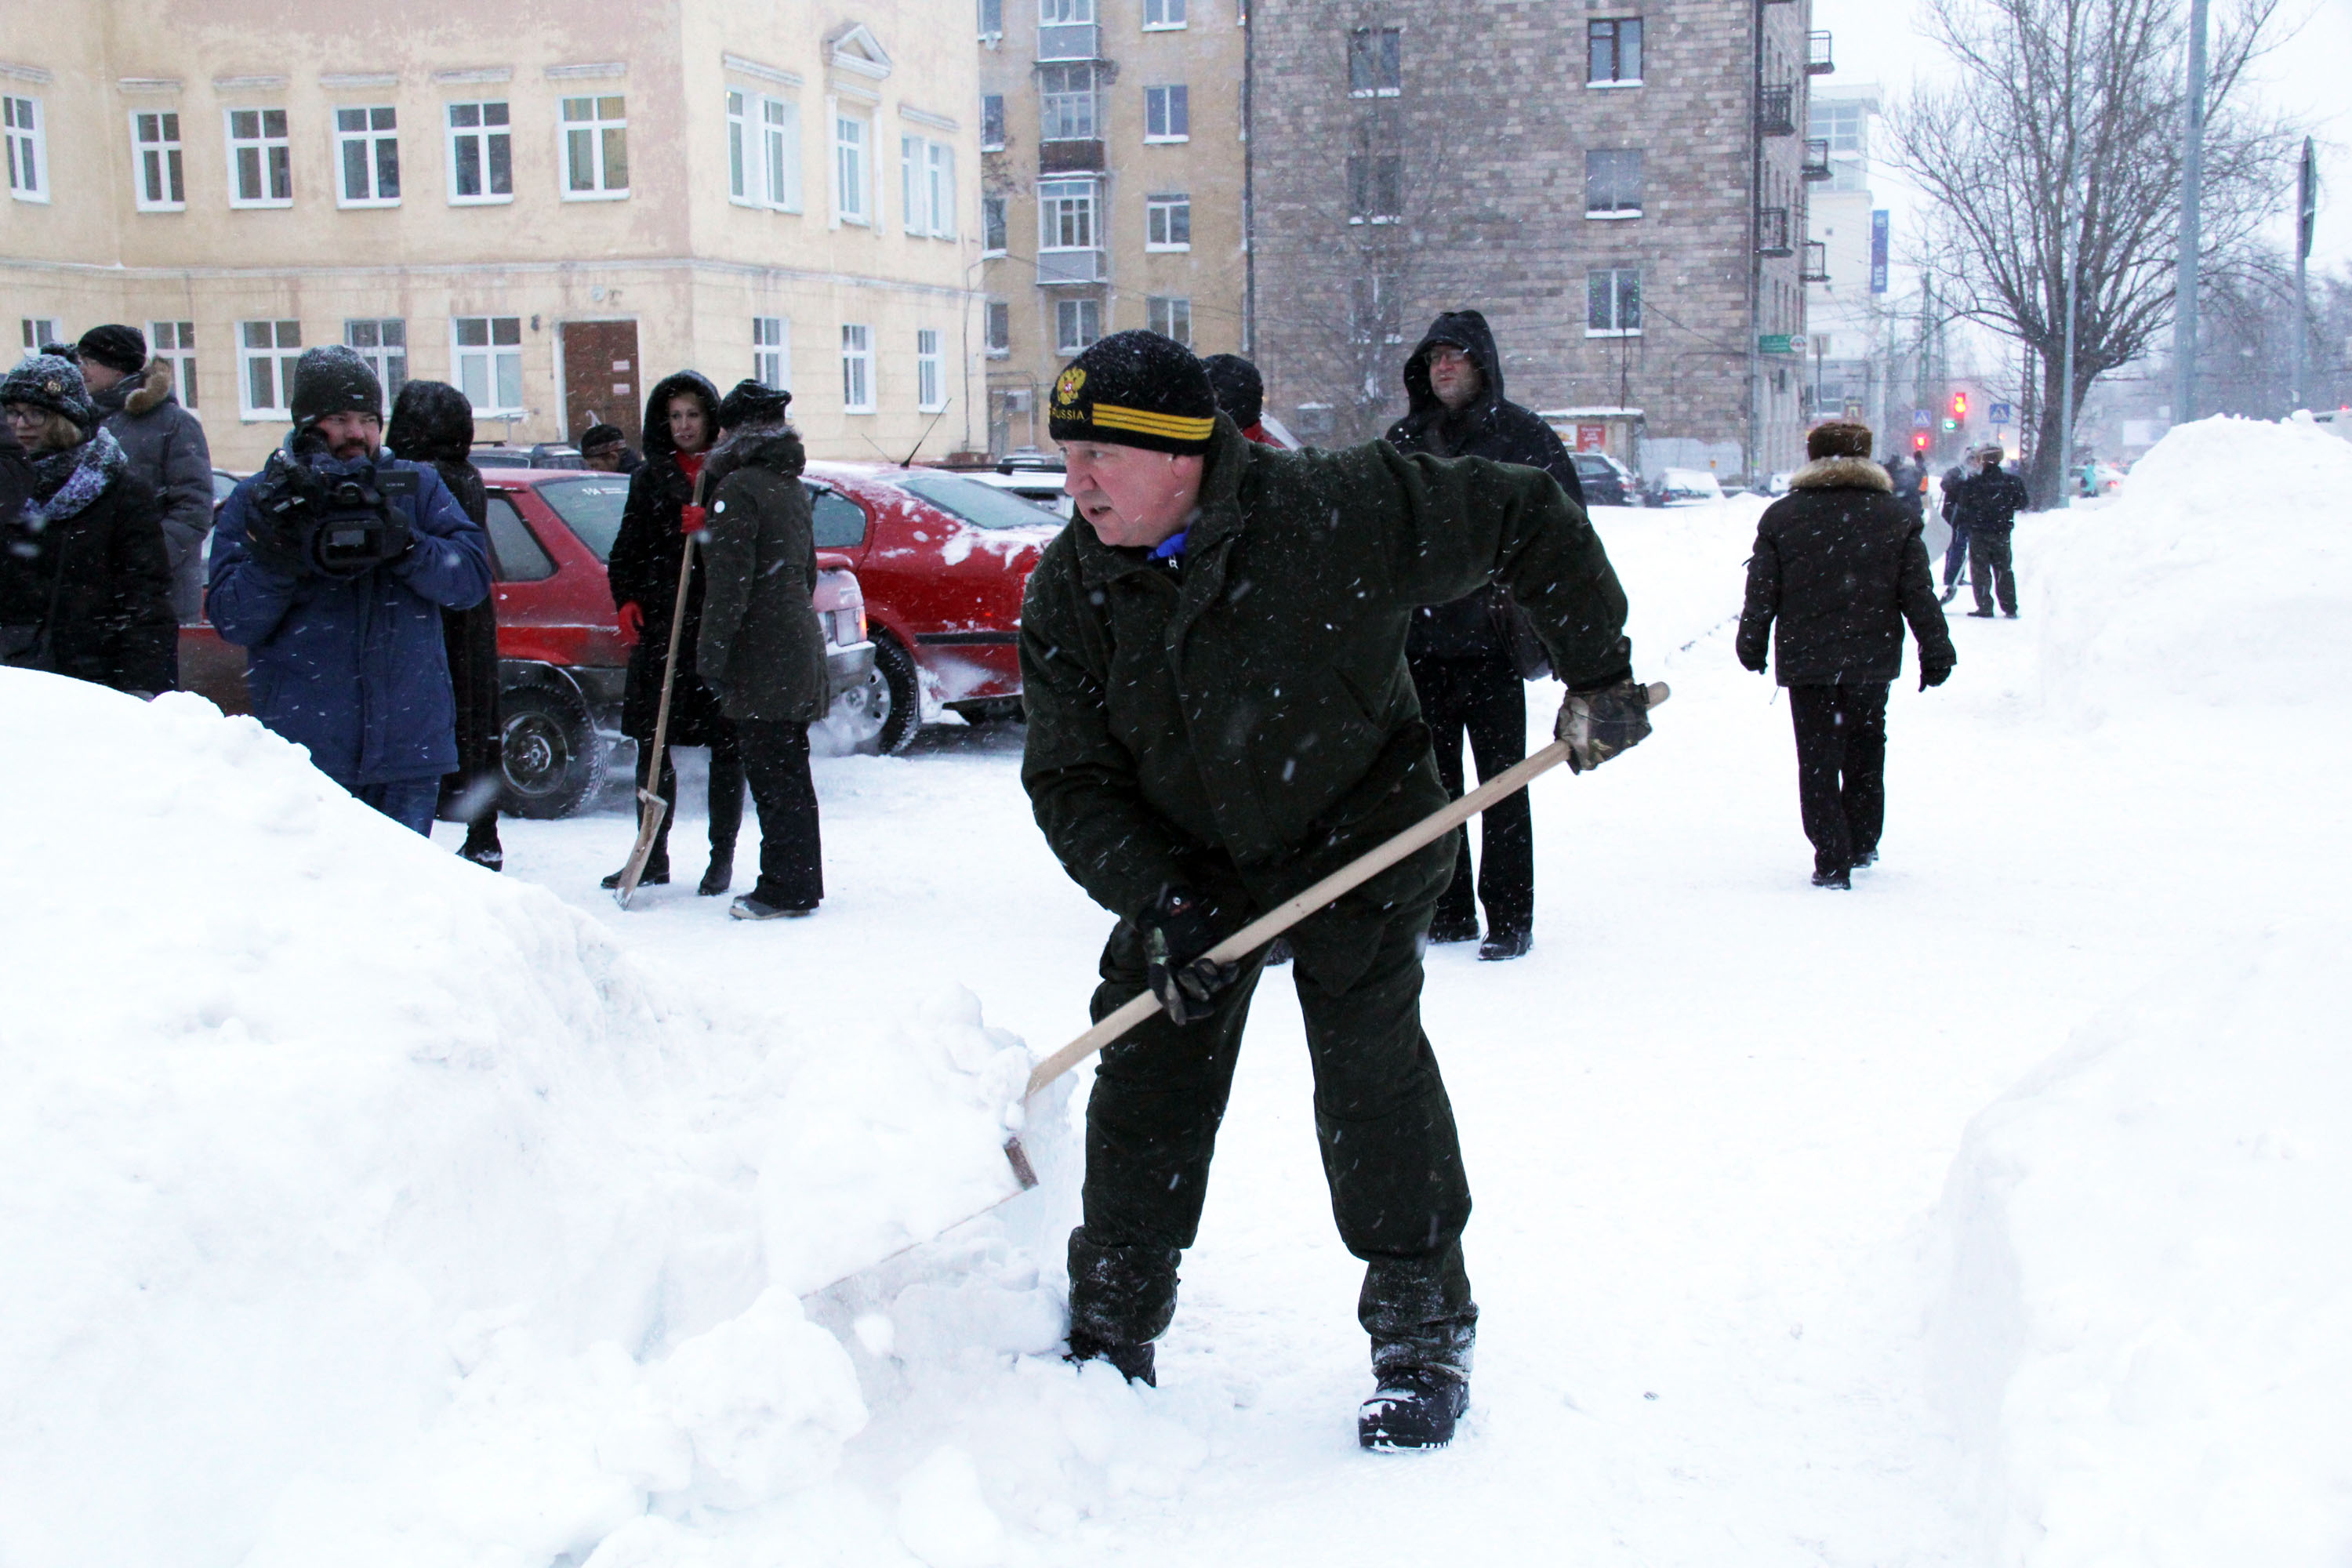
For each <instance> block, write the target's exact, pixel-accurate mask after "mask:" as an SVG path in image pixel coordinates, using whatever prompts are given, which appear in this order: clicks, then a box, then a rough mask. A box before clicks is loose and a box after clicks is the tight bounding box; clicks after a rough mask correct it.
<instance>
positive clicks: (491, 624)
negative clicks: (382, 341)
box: [383, 381, 506, 871]
mask: <svg viewBox="0 0 2352 1568" xmlns="http://www.w3.org/2000/svg"><path fill="white" fill-rule="evenodd" d="M383 438H384V444H385V445H386V446H388V447H391V448H392V449H393V450H394V452H397V453H398V454H399V455H400V456H402V457H404V458H407V459H408V460H409V461H411V462H414V463H430V464H432V465H433V471H434V472H436V473H437V474H439V475H440V476H441V482H442V483H443V484H445V485H447V486H448V487H449V493H450V494H451V495H453V496H455V497H457V508H458V510H461V511H463V512H464V513H465V514H466V515H467V517H469V518H472V519H473V520H474V522H475V523H476V525H477V526H478V527H482V528H484V529H487V528H488V524H489V510H490V500H489V496H488V493H487V492H486V491H485V490H484V489H483V488H482V476H481V474H480V472H479V471H478V470H477V469H476V468H475V467H474V464H473V458H472V453H473V450H474V405H472V404H470V403H468V402H467V401H466V395H465V394H464V393H462V392H460V391H458V390H457V388H456V387H454V386H451V385H450V384H448V383H446V382H443V381H412V382H410V383H409V384H407V385H405V386H404V387H402V388H401V389H400V395H399V397H397V398H396V399H394V402H393V405H392V423H391V424H390V425H389V426H385V428H384V433H383ZM441 643H442V648H443V651H444V652H445V653H446V656H447V658H448V660H449V687H450V693H451V696H452V697H453V698H454V700H456V702H457V768H456V770H455V771H453V772H451V773H448V774H447V775H446V776H445V777H444V778H443V779H442V781H441V803H440V806H439V814H440V816H441V817H442V819H443V820H444V821H450V822H462V823H464V824H465V825H466V842H465V844H464V846H463V847H461V848H459V849H458V851H457V853H458V854H460V855H462V856H464V857H465V858H467V859H468V860H471V861H472V862H473V863H474V864H475V865H477V866H480V867H482V868H485V869H487V870H491V871H496V870H499V869H501V868H503V867H504V866H505V865H506V851H505V850H504V849H502V848H501V847H499V791H500V789H501V788H503V787H504V785H505V783H506V773H505V770H504V768H503V767H502V765H501V755H500V753H501V750H502V748H501V746H500V743H499V612H498V595H496V594H486V595H483V596H482V602H481V603H480V604H478V605H472V606H470V607H468V608H466V609H462V610H457V609H446V608H445V609H443V610H442V612H441Z"/></svg>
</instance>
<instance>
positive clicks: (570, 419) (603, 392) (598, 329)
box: [563, 321, 646, 447]
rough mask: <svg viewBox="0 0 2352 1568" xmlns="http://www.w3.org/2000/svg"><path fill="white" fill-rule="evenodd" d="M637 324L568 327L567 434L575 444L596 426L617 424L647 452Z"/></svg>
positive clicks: (573, 323)
mask: <svg viewBox="0 0 2352 1568" xmlns="http://www.w3.org/2000/svg"><path fill="white" fill-rule="evenodd" d="M638 364H639V362H638V359H637V324H636V322H635V321H566V322H564V323H563V432H564V434H565V435H566V436H567V437H570V438H572V439H573V440H577V439H579V437H580V433H581V432H582V431H583V430H585V429H587V428H588V426H591V425H600V424H601V425H617V426H620V427H621V433H622V435H624V436H625V437H628V441H629V445H630V446H632V447H643V446H644V445H645V442H644V439H643V437H644V434H645V432H644V430H643V429H642V426H643V425H644V423H645V386H646V383H645V379H644V377H643V376H642V375H640V374H638Z"/></svg>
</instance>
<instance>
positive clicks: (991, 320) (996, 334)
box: [983, 300, 1013, 359]
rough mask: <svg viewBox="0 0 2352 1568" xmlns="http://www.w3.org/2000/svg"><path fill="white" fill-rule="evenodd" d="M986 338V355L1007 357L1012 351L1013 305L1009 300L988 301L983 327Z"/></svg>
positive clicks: (995, 357) (1000, 357)
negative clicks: (985, 322) (985, 320)
mask: <svg viewBox="0 0 2352 1568" xmlns="http://www.w3.org/2000/svg"><path fill="white" fill-rule="evenodd" d="M983 331H985V334H986V336H987V340H988V357H989V358H991V359H1007V358H1010V357H1011V356H1012V353H1013V306H1012V303H1011V302H1010V301H1009V300H990V301H989V302H988V320H987V325H986V327H985V328H984V329H983Z"/></svg>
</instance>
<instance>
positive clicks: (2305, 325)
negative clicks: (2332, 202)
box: [2294, 136, 2319, 408]
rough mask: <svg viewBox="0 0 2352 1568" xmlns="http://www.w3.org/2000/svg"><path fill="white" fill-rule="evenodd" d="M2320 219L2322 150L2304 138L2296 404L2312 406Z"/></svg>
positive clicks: (2297, 248) (2297, 193)
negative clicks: (2313, 271) (2309, 279)
mask: <svg viewBox="0 0 2352 1568" xmlns="http://www.w3.org/2000/svg"><path fill="white" fill-rule="evenodd" d="M2318 223H2319V154H2318V153H2316V152H2315V151H2314V150H2313V148H2312V144H2311V138H2310V137H2308V136H2306V137H2305V138H2304V139H2303V165H2302V167H2301V168H2300V169H2298V170H2297V171H2296V178H2295V182H2294V405H2295V406H2296V407H2297V408H2308V407H2310V406H2311V295H2310V292H2309V290H2308V287H2307V285H2306V282H2305V273H2306V272H2307V271H2308V270H2309V268H2310V265H2311V232H2312V230H2313V229H2314V228H2315V227H2317V226H2318Z"/></svg>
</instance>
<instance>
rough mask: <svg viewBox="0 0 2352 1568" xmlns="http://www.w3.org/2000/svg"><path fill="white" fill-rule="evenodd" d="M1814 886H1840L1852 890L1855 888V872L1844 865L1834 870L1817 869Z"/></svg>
mask: <svg viewBox="0 0 2352 1568" xmlns="http://www.w3.org/2000/svg"><path fill="white" fill-rule="evenodd" d="M1813 886H1814V887H1816V888H1838V889H1844V890H1846V891H1849V892H1851V891H1852V890H1853V872H1851V871H1848V870H1847V869H1846V868H1844V867H1843V866H1840V867H1837V868H1834V869H1832V870H1828V871H1816V872H1814V873H1813Z"/></svg>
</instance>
